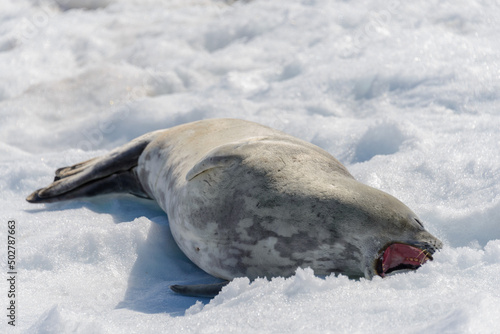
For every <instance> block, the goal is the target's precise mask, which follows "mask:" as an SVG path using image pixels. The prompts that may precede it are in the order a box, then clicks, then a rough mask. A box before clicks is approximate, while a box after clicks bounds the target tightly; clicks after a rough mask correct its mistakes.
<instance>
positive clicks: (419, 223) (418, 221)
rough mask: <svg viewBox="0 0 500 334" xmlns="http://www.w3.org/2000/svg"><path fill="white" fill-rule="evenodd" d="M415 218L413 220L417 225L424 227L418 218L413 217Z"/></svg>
mask: <svg viewBox="0 0 500 334" xmlns="http://www.w3.org/2000/svg"><path fill="white" fill-rule="evenodd" d="M413 219H415V221H416V222H417V224H418V225H420V226H422V227H424V224H422V222H421V221H420V220H418V218H413Z"/></svg>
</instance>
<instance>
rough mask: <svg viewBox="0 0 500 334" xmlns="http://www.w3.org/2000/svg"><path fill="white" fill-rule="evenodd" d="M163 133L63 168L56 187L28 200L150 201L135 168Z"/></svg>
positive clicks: (145, 136)
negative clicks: (118, 197) (126, 197)
mask: <svg viewBox="0 0 500 334" xmlns="http://www.w3.org/2000/svg"><path fill="white" fill-rule="evenodd" d="M160 131H161V130H160ZM160 131H156V132H151V133H148V134H145V135H143V136H141V137H139V138H136V139H134V140H132V141H131V142H130V143H128V144H126V145H124V146H122V147H119V148H117V149H115V150H113V151H111V152H110V153H109V154H107V155H105V156H102V157H98V158H94V159H91V160H88V161H84V162H81V163H78V164H76V165H73V166H70V167H64V168H59V169H58V170H56V175H55V177H54V182H53V183H52V184H50V185H49V186H47V187H45V188H42V189H38V190H36V191H35V192H34V193H32V194H31V195H29V196H28V197H27V198H26V200H27V201H28V202H30V203H50V202H57V201H63V200H68V199H73V198H78V197H89V196H96V195H101V194H109V193H114V192H124V193H131V194H133V195H136V196H139V197H146V198H149V196H148V194H147V193H146V192H145V191H144V190H143V188H142V186H141V184H140V182H139V180H138V179H137V177H136V174H135V167H136V166H137V163H138V160H139V157H140V155H141V154H142V151H144V149H145V148H146V146H147V145H148V144H149V143H150V142H151V141H152V140H153V139H154V138H155V137H156V136H157V135H158V133H159V132H160Z"/></svg>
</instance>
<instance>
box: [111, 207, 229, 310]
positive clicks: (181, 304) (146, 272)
mask: <svg viewBox="0 0 500 334" xmlns="http://www.w3.org/2000/svg"><path fill="white" fill-rule="evenodd" d="M216 282H220V280H219V279H217V278H214V277H212V276H210V275H208V274H207V273H205V272H204V271H202V270H201V269H200V268H198V267H197V266H196V265H195V264H194V263H193V262H191V260H189V259H188V258H187V257H186V256H185V255H184V254H183V253H182V251H181V250H180V249H179V247H178V246H177V244H176V243H175V241H174V239H173V237H172V234H171V233H170V228H169V226H168V220H167V218H166V216H163V217H157V218H154V219H153V223H152V224H151V228H150V230H149V234H148V237H147V239H146V241H145V242H144V243H143V244H142V245H140V246H139V247H138V249H137V260H136V262H135V264H134V266H133V268H132V271H131V273H130V277H129V281H128V287H127V291H126V293H125V297H124V298H123V301H121V302H120V303H119V304H118V305H117V308H127V309H131V310H134V311H138V312H143V313H164V312H166V313H169V314H170V315H172V316H179V315H184V312H185V311H186V310H187V309H188V308H189V307H191V306H192V305H194V304H195V303H196V301H197V300H200V301H201V302H202V303H204V304H206V303H208V302H209V301H210V299H208V298H194V297H186V296H181V295H178V294H176V293H174V292H173V291H172V290H170V285H173V284H209V283H216Z"/></svg>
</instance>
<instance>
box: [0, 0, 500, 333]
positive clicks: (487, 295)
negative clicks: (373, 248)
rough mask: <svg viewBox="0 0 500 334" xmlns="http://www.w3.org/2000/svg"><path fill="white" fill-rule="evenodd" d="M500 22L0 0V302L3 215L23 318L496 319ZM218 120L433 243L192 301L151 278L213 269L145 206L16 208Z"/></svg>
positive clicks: (434, 10) (210, 324)
mask: <svg viewBox="0 0 500 334" xmlns="http://www.w3.org/2000/svg"><path fill="white" fill-rule="evenodd" d="M499 16H500V9H499V7H498V2H496V1H482V2H470V1H454V2H451V1H439V2H436V1H434V2H425V3H411V2H403V1H392V2H387V1H365V0H363V1H357V2H345V1H334V0H331V1H328V0H288V1H285V0H275V1H264V0H254V1H221V0H189V1H181V0H175V1H167V2H166V1H161V0H147V1H139V0H78V1H74V0H43V1H42V0H21V1H17V0H16V1H15V0H4V1H2V3H1V4H0V79H1V80H0V212H1V214H0V216H1V217H0V219H1V222H2V226H3V227H2V228H1V229H0V231H1V233H0V238H1V239H2V241H1V242H0V244H1V245H2V247H1V251H0V258H1V260H0V263H1V270H0V271H1V274H0V276H1V277H0V282H1V283H0V292H1V294H2V295H3V297H2V298H1V299H0V300H1V302H0V303H2V304H1V308H4V307H5V308H6V307H7V302H8V300H7V298H6V294H5V293H6V291H7V281H6V278H7V277H6V276H7V274H6V273H7V271H8V270H7V263H6V258H7V253H6V250H7V248H6V246H5V245H6V244H5V240H6V233H7V228H6V222H7V221H8V220H11V219H15V220H16V222H17V225H16V226H17V233H18V234H17V237H18V238H17V244H16V247H17V248H16V249H17V262H18V267H17V269H18V271H19V275H18V285H17V289H18V296H17V305H18V313H17V315H18V318H17V323H16V329H17V330H18V331H19V332H27V333H69V332H75V333H158V332H168V333H192V332H200V333H231V332H234V333H236V332H237V333H286V332H290V333H312V332H314V333H353V332H354V333H356V332H357V333H363V332H374V333H401V332H404V333H423V332H426V333H495V332H498V328H499V327H500V308H499V305H500V292H499V289H498V287H499V286H500V195H499V194H500V167H499V164H498V161H499V149H498V148H499V145H500V131H498V129H500V117H499V115H500V113H499V111H498V106H499V102H498V101H499V97H500V93H499V92H500V67H499V66H500V65H499V64H500V61H499V55H500V50H499V49H500V43H499V40H498V36H499V35H500V31H499V30H500V28H499V27H500V26H499V25H498V23H497V22H498V17H499ZM215 117H235V118H243V119H247V120H252V121H257V122H260V123H262V124H265V125H269V126H272V127H274V128H277V129H280V130H283V131H286V132H288V133H290V134H292V135H295V136H297V137H300V138H302V139H305V140H307V141H310V142H312V143H314V144H316V145H319V146H320V147H322V148H324V149H325V150H327V151H329V152H330V153H332V154H333V155H335V156H336V157H337V158H338V159H340V160H341V161H342V162H343V163H344V164H345V165H346V166H347V168H348V169H349V170H350V171H351V173H352V174H353V175H354V176H355V177H356V178H357V179H358V180H360V181H361V182H364V183H367V184H369V185H371V186H374V187H376V188H379V189H382V190H384V191H386V192H389V193H391V194H392V195H394V196H396V197H397V198H399V199H400V200H402V201H403V202H404V203H406V204H407V205H408V206H409V207H410V208H412V210H413V211H415V212H416V213H417V214H418V215H419V216H420V217H421V219H422V221H423V222H424V224H425V226H426V228H427V229H428V230H429V231H430V232H431V233H433V234H435V235H436V236H438V237H440V238H441V239H442V240H443V241H444V242H445V247H444V248H443V250H442V251H440V252H438V253H436V254H435V256H434V261H429V262H428V263H426V264H425V265H424V266H422V268H420V269H419V270H418V271H416V272H412V273H405V274H398V275H393V276H390V277H388V278H384V279H381V278H378V277H377V278H375V279H373V280H365V279H361V280H358V281H355V280H349V279H348V278H346V277H343V276H339V277H335V276H329V277H326V278H319V277H315V276H314V275H313V274H312V272H311V270H309V269H307V268H305V269H298V270H297V273H296V275H294V276H292V277H289V278H274V279H273V280H271V281H267V280H264V279H258V280H256V281H254V282H250V281H249V280H248V279H246V278H239V279H236V280H234V281H233V282H232V283H231V284H229V285H228V286H226V287H225V288H224V289H223V291H222V292H221V293H220V294H219V295H218V296H217V297H215V298H214V299H212V300H210V299H199V300H198V299H196V298H191V297H182V296H178V295H175V294H174V293H173V292H171V291H170V290H169V288H168V286H169V285H171V284H196V283H215V282H217V280H216V279H214V278H212V277H210V276H209V275H207V274H205V273H204V272H202V271H201V270H200V269H198V268H196V266H194V265H193V264H192V263H191V262H190V261H189V260H188V259H187V258H186V257H185V256H184V255H183V254H182V253H181V252H180V250H179V249H178V248H177V246H176V245H175V243H174V241H173V239H172V236H171V235H170V233H169V228H168V220H167V218H166V216H165V214H164V213H163V211H162V210H161V209H160V208H159V207H158V206H156V205H155V204H154V203H153V202H151V201H147V200H142V199H137V198H134V197H130V196H104V197H99V198H93V199H82V200H78V201H72V202H65V203H56V204H52V205H32V204H28V203H26V202H25V200H24V198H25V197H26V196H27V195H29V194H30V193H31V192H32V191H33V190H35V189H38V188H40V187H42V186H44V185H46V184H48V183H49V182H51V181H52V179H53V173H54V170H55V169H56V168H58V167H62V166H66V165H69V164H73V163H76V162H79V161H83V160H86V159H89V158H92V157H94V156H96V155H100V154H103V153H105V152H107V151H108V150H110V149H112V148H114V147H116V146H118V145H121V144H124V143H126V142H127V141H129V140H131V139H133V138H135V137H137V136H139V135H142V134H144V133H146V132H149V131H152V130H156V129H161V128H167V127H171V126H174V125H177V124H181V123H185V122H190V121H195V120H199V119H206V118H215ZM4 313H5V312H4ZM2 318H3V320H2V321H1V325H0V326H1V328H2V332H6V331H5V330H3V328H7V332H11V331H12V330H13V328H11V326H9V325H8V324H7V323H6V317H5V315H4V316H2Z"/></svg>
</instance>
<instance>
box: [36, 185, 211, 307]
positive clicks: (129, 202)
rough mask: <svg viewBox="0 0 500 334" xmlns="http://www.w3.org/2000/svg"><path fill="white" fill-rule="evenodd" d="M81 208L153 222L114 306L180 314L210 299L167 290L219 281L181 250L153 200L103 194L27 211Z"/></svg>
mask: <svg viewBox="0 0 500 334" xmlns="http://www.w3.org/2000/svg"><path fill="white" fill-rule="evenodd" d="M82 207H85V208H87V209H89V210H92V211H94V212H96V213H100V214H109V215H111V216H112V217H113V220H114V222H115V223H116V224H126V223H127V222H131V221H133V220H134V219H136V218H138V217H146V218H148V219H149V220H151V222H152V223H151V227H150V230H149V233H148V236H147V238H146V240H145V241H144V242H143V243H140V244H139V245H138V249H137V259H136V261H135V263H134V265H133V267H132V270H131V272H130V276H129V279H128V286H127V290H126V292H125V296H124V298H123V300H122V301H121V302H120V303H118V305H117V306H116V308H127V309H130V310H134V311H137V312H143V313H169V314H170V315H172V316H179V315H184V312H185V311H186V310H187V309H188V308H189V307H191V306H192V305H194V304H195V303H196V301H197V300H200V301H201V302H202V303H204V304H206V303H208V302H209V301H210V299H209V298H195V297H186V296H181V295H178V294H176V293H174V292H173V291H172V290H170V285H173V284H183V285H188V284H212V283H217V282H221V280H220V279H217V278H215V277H213V276H211V275H209V274H207V273H205V272H204V271H203V270H201V269H200V268H198V267H197V266H196V265H195V264H194V263H193V262H191V260H189V259H188V258H187V257H186V256H185V255H184V253H182V251H181V250H180V249H179V247H178V246H177V244H176V243H175V241H174V239H173V237H172V234H171V233H170V227H169V222H168V218H167V214H166V213H165V212H164V211H163V210H162V209H161V208H160V207H159V206H158V204H157V203H156V202H155V201H152V200H146V199H141V198H136V197H133V196H128V195H105V196H98V197H94V198H88V199H81V200H74V201H67V202H58V203H53V204H49V205H46V206H45V207H44V208H41V209H30V210H27V212H30V213H33V214H36V213H38V212H46V211H64V210H70V209H79V208H82Z"/></svg>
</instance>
